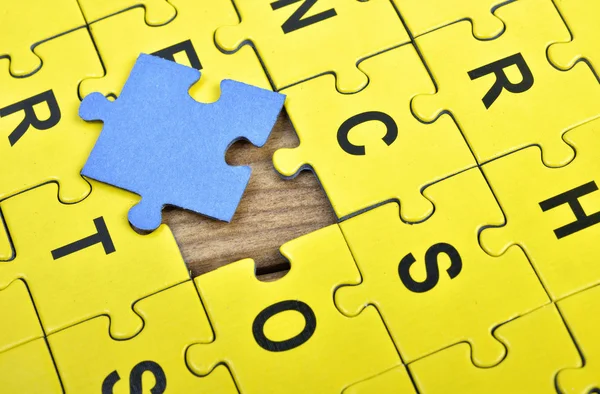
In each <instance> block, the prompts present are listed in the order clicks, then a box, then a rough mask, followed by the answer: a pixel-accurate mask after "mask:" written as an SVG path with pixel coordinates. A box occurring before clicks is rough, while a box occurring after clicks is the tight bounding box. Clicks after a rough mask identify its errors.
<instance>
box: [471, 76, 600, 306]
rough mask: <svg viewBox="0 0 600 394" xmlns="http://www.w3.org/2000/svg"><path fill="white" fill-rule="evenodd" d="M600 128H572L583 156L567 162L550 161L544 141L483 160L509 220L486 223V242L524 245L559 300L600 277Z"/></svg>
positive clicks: (499, 247) (493, 246)
mask: <svg viewBox="0 0 600 394" xmlns="http://www.w3.org/2000/svg"><path fill="white" fill-rule="evenodd" d="M569 72H570V71H569ZM599 133H600V120H596V121H593V122H589V123H586V124H584V125H582V126H579V127H578V128H576V129H574V130H572V131H570V132H568V133H567V134H566V135H565V140H566V141H567V142H568V143H570V144H571V145H572V146H574V147H575V149H576V150H577V156H576V157H575V160H573V162H571V163H570V164H569V165H567V166H565V167H562V168H548V167H545V166H544V165H543V164H542V162H541V160H540V151H539V148H538V147H530V148H527V149H523V150H521V151H519V152H515V153H512V154H510V155H508V156H506V157H503V158H502V159H500V160H495V161H492V162H490V163H488V164H486V165H484V166H483V172H484V173H485V175H486V177H487V178H488V180H489V182H490V185H491V187H492V190H493V191H494V194H495V195H496V197H497V199H498V202H499V203H500V206H501V207H502V210H503V211H504V214H505V216H506V225H505V226H503V227H500V228H489V229H485V230H484V231H483V232H482V233H481V238H480V242H481V245H482V247H483V248H484V249H485V250H486V251H487V252H489V253H490V254H492V255H499V254H501V253H503V252H504V250H506V248H508V246H509V245H512V244H518V245H520V246H521V247H522V248H523V250H525V253H527V255H528V256H529V259H530V260H531V262H532V264H533V266H534V268H535V270H536V272H537V274H538V276H539V277H540V280H541V281H542V283H543V284H544V286H545V288H546V289H547V290H548V292H549V294H550V296H551V297H552V298H553V299H554V300H558V299H561V298H563V297H565V296H567V295H569V294H573V293H575V292H578V291H581V290H583V289H585V288H588V287H591V286H593V285H594V284H597V283H600V265H599V264H598V261H600V245H598V242H597V241H598V239H599V237H600V213H599V211H600V192H599V191H597V189H598V184H599V183H600V176H599V174H600V158H599V157H598V153H597V151H598V147H599V146H600V134H599Z"/></svg>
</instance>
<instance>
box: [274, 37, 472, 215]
mask: <svg viewBox="0 0 600 394" xmlns="http://www.w3.org/2000/svg"><path fill="white" fill-rule="evenodd" d="M399 64H401V65H402V72H397V68H398V65H399ZM360 69H361V70H363V71H364V72H365V73H366V74H367V75H369V76H370V82H369V85H367V87H366V88H365V89H364V90H362V91H360V92H359V93H355V94H349V95H347V94H340V93H338V92H337V90H336V89H335V81H334V77H333V76H331V75H324V76H322V77H319V78H315V79H312V80H309V81H306V82H304V83H301V84H299V85H295V86H292V87H291V88H288V89H285V90H284V91H283V92H284V93H286V94H287V95H288V98H287V101H286V104H285V106H286V110H287V113H288V114H289V116H290V119H291V120H292V123H293V124H294V128H295V130H296V132H297V133H298V136H299V138H300V146H299V147H297V148H293V149H280V150H278V151H277V152H275V155H274V156H273V162H274V164H275V168H276V169H277V170H278V171H279V172H280V173H282V174H283V175H285V176H293V175H295V174H296V173H297V172H298V171H300V170H301V169H302V168H304V167H306V166H310V167H311V168H312V169H313V170H314V171H315V173H316V174H317V176H318V177H319V180H320V182H321V185H323V188H324V189H325V192H326V193H327V196H328V197H329V200H330V201H331V204H332V205H333V208H334V210H335V212H336V214H337V216H338V217H345V216H348V215H350V214H352V213H355V212H358V211H361V210H364V209H366V208H369V207H371V206H373V205H376V204H381V203H382V202H383V201H389V200H399V201H400V204H401V205H402V212H401V214H402V218H403V219H404V220H406V221H410V222H416V221H420V220H423V219H425V218H426V217H427V216H429V215H430V214H431V212H432V211H433V206H432V205H431V203H430V202H429V201H428V200H427V199H425V198H424V197H423V195H422V194H421V190H422V189H423V188H425V186H427V185H428V184H431V183H433V182H435V181H437V180H440V179H443V178H445V177H448V176H449V175H452V174H455V173H457V172H460V171H462V170H464V169H466V168H469V167H472V166H475V164H476V163H475V160H474V159H473V155H472V154H471V152H470V151H469V148H468V146H467V144H466V142H465V140H464V138H463V137H462V134H461V133H460V130H459V129H458V128H457V127H456V125H455V124H454V122H453V120H452V118H451V117H450V116H444V117H443V118H442V119H439V120H438V121H437V122H436V123H434V124H430V125H427V124H423V123H421V122H419V121H417V120H416V119H415V118H414V116H413V115H412V113H411V112H410V100H411V99H412V98H413V97H414V96H415V95H416V94H418V93H419V92H426V91H430V92H432V93H433V92H434V91H435V89H434V86H433V84H432V83H431V80H430V78H429V75H428V74H427V70H426V69H425V67H423V64H422V63H421V60H420V58H419V56H418V54H417V53H416V51H415V49H414V47H413V46H412V45H410V44H408V45H404V46H402V47H399V48H396V49H393V50H391V51H388V52H385V53H382V54H380V55H377V56H375V57H373V58H369V59H367V60H365V61H364V62H362V63H361V64H360ZM390 97H394V99H393V100H389V98H390Z"/></svg>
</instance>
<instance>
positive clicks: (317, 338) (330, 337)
mask: <svg viewBox="0 0 600 394" xmlns="http://www.w3.org/2000/svg"><path fill="white" fill-rule="evenodd" d="M281 253H282V254H283V255H284V256H285V257H287V258H288V259H290V260H291V269H290V271H289V272H288V273H287V274H286V275H285V276H284V277H283V278H281V279H279V280H276V281H274V282H261V281H259V280H257V279H256V277H255V275H254V262H253V261H252V260H250V259H246V260H241V261H238V262H236V263H233V264H229V265H226V266H224V267H221V268H219V269H217V270H216V271H212V272H209V273H207V274H204V275H201V276H199V277H197V278H196V279H195V281H196V284H197V287H198V291H199V292H200V296H201V298H202V302H203V304H204V306H205V308H206V311H207V314H208V317H209V319H210V322H211V324H212V326H213V329H214V332H215V341H214V342H212V343H209V344H197V345H192V346H191V347H190V349H189V351H188V353H187V359H188V364H189V366H190V368H191V369H192V371H194V372H195V373H197V374H199V375H205V374H206V373H208V372H210V371H211V370H212V369H213V368H214V367H215V366H216V365H217V364H219V363H225V364H226V365H227V366H228V367H229V369H230V370H231V373H232V375H233V377H234V379H235V381H236V383H237V386H238V388H239V390H240V392H242V393H246V394H252V393H290V394H293V393H323V394H325V393H340V392H342V390H343V389H344V388H346V387H347V386H349V385H351V384H353V383H356V382H358V381H362V380H364V379H367V378H369V377H372V376H374V375H376V374H378V373H381V372H383V371H386V370H388V369H390V368H392V367H394V366H397V365H398V364H399V363H400V358H399V356H398V354H397V352H396V349H395V348H394V344H393V342H392V341H391V339H390V337H389V335H388V333H387V331H386V329H385V326H384V325H383V322H382V321H381V318H380V316H379V314H378V313H377V311H376V310H375V308H367V309H366V310H365V311H364V312H363V313H361V315H360V316H358V317H355V318H347V317H345V316H344V315H342V314H341V313H340V312H339V311H338V310H337V309H336V307H335V305H334V303H333V293H334V291H335V289H336V287H337V286H340V285H342V284H351V283H357V282H358V281H359V280H360V275H359V273H358V270H357V269H356V266H355V265H354V262H353V260H352V255H351V254H350V251H349V250H348V247H347V245H346V243H345V241H344V237H343V236H342V233H341V231H340V229H339V227H338V226H337V225H332V226H328V227H325V228H323V229H321V230H317V231H315V232H313V233H310V234H307V235H304V236H302V237H300V238H297V239H295V240H293V241H291V242H288V243H286V244H284V245H283V246H282V247H281ZM257 366H259V367H258V368H257ZM299 371H301V372H302V373H299Z"/></svg>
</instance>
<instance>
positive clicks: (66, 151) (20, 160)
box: [0, 29, 102, 203]
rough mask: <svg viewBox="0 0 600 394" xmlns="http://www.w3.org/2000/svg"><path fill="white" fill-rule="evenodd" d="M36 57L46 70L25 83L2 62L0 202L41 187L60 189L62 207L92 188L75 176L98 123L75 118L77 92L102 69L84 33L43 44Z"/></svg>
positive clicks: (89, 148) (37, 50) (90, 145)
mask: <svg viewBox="0 0 600 394" xmlns="http://www.w3.org/2000/svg"><path fill="white" fill-rule="evenodd" d="M36 52H37V53H38V54H39V55H40V56H41V57H42V59H44V66H43V67H42V68H41V69H40V70H39V71H38V72H37V73H35V74H34V75H32V76H30V77H27V78H13V77H11V76H10V75H9V73H8V59H0V65H1V66H2V68H3V70H2V73H0V86H2V89H1V90H0V157H1V158H2V160H3V162H6V163H10V170H5V171H0V201H1V200H3V199H5V198H7V197H10V196H11V195H14V194H16V193H18V192H21V191H24V190H27V189H29V188H32V187H35V186H37V185H40V184H42V183H45V182H49V181H57V182H58V183H59V184H60V188H59V197H60V199H61V201H63V202H69V203H71V202H76V201H80V200H82V199H83V198H84V197H85V196H86V195H87V194H88V193H89V192H90V185H89V184H88V183H87V182H86V181H85V180H84V179H83V178H82V177H81V176H80V175H79V172H80V171H81V168H82V167H83V165H84V164H85V161H86V160H87V157H88V155H89V153H90V151H91V150H92V147H93V146H94V143H95V142H96V138H97V137H98V134H99V133H100V129H101V127H102V125H101V124H91V123H86V122H85V121H83V120H82V119H80V118H79V115H78V113H77V111H78V108H79V98H78V96H77V87H78V85H79V82H80V81H81V80H82V79H83V78H86V77H93V76H98V75H102V65H101V64H100V60H99V59H98V55H97V53H96V50H95V49H94V44H93V43H92V40H91V38H90V36H89V34H88V32H87V30H86V29H79V30H77V31H74V32H71V33H69V34H65V35H63V36H60V37H57V38H54V39H52V40H50V41H47V42H45V43H43V44H42V45H40V46H38V47H37V48H36Z"/></svg>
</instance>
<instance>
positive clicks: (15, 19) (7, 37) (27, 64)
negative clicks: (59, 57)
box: [0, 0, 85, 94]
mask: <svg viewBox="0 0 600 394" xmlns="http://www.w3.org/2000/svg"><path fill="white" fill-rule="evenodd" d="M83 25H85V20H84V19H83V15H81V11H80V10H79V5H78V4H77V0H52V1H47V0H20V1H11V0H8V1H3V2H2V12H0V37H2V43H1V44H0V58H3V57H6V58H7V59H6V61H8V58H10V73H11V74H12V75H14V76H18V77H24V76H26V75H29V74H32V73H34V72H35V71H37V70H38V69H39V68H40V67H41V66H42V60H43V61H44V63H46V60H45V59H44V56H43V54H42V53H40V52H39V51H38V50H37V48H35V47H36V45H37V44H39V43H41V42H43V41H46V40H48V39H50V38H52V37H55V36H57V35H59V34H63V33H66V32H68V31H71V30H74V29H76V28H78V27H81V26H83ZM34 49H35V53H34ZM76 55H77V56H76ZM79 55H81V53H77V51H74V52H72V53H70V54H69V55H67V57H68V59H65V60H74V59H75V58H76V57H78V56H79ZM38 56H39V57H38ZM0 85H1V86H2V94H4V93H6V92H7V91H10V89H8V88H7V86H6V84H5V83H4V81H2V82H0Z"/></svg>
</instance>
